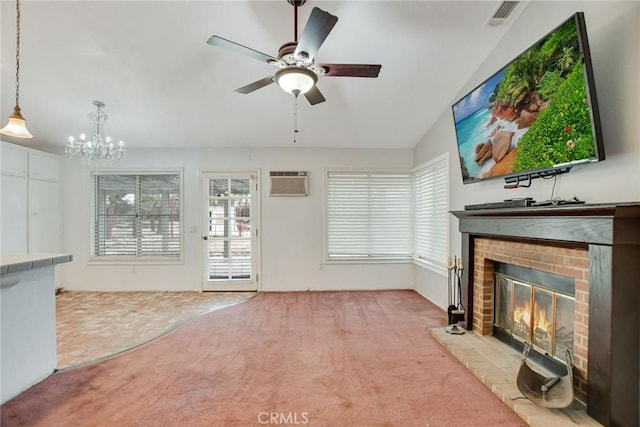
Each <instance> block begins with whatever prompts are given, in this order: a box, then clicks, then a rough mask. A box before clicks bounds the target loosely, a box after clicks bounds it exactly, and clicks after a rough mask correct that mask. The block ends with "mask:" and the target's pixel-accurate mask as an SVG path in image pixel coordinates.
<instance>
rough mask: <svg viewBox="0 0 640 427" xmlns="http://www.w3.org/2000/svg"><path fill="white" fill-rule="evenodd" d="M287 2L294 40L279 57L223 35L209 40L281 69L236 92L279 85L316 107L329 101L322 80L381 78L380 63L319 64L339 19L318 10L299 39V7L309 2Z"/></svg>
mask: <svg viewBox="0 0 640 427" xmlns="http://www.w3.org/2000/svg"><path fill="white" fill-rule="evenodd" d="M287 2H288V3H289V4H290V5H291V6H293V9H294V30H293V31H294V33H293V34H294V41H292V42H287V43H285V44H283V45H282V46H281V47H280V50H279V51H278V57H277V58H276V57H273V56H271V55H267V54H265V53H262V52H258V51H257V50H254V49H251V48H249V47H246V46H243V45H241V44H238V43H235V42H232V41H230V40H227V39H224V38H222V37H219V36H212V37H211V38H210V39H209V40H207V43H209V44H210V45H212V46H218V47H222V48H225V49H229V50H232V51H234V52H237V53H241V54H243V55H247V56H249V57H251V58H255V59H257V60H259V61H262V62H266V63H267V64H270V65H274V66H276V67H277V68H278V70H277V71H276V72H275V73H274V74H273V75H271V76H268V77H265V78H263V79H260V80H257V81H255V82H253V83H249V84H248V85H246V86H243V87H241V88H238V89H236V90H235V91H236V92H238V93H243V94H247V93H251V92H253V91H255V90H257V89H260V88H263V87H265V86H268V85H270V84H271V83H274V82H275V83H277V84H278V86H280V87H281V88H282V89H283V90H284V91H286V92H288V93H290V94H293V95H294V96H295V97H296V98H297V97H298V95H301V94H303V95H304V96H305V97H306V98H307V100H308V101H309V103H310V104H311V105H315V104H319V103H321V102H324V101H326V99H325V98H324V96H323V95H322V93H321V92H320V90H319V89H318V87H317V86H316V83H317V82H318V77H321V76H334V77H378V74H379V73H380V68H381V65H379V64H378V65H374V64H315V63H314V62H313V59H314V57H315V55H316V53H317V52H318V49H320V46H322V43H323V42H324V41H325V39H326V38H327V36H328V35H329V33H330V32H331V30H332V29H333V27H334V25H336V22H338V17H337V16H334V15H332V14H330V13H329V12H325V11H323V10H321V9H319V8H317V7H314V8H313V10H312V11H311V15H310V16H309V20H308V21H307V24H306V25H305V27H304V30H303V31H302V36H300V40H298V7H300V6H302V5H303V4H304V3H305V2H306V0H287Z"/></svg>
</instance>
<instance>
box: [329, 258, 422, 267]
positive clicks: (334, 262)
mask: <svg viewBox="0 0 640 427" xmlns="http://www.w3.org/2000/svg"><path fill="white" fill-rule="evenodd" d="M411 262H412V260H411V258H349V259H325V260H324V263H323V264H324V265H349V264H410V263H411Z"/></svg>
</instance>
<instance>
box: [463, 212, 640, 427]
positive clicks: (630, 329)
mask: <svg viewBox="0 0 640 427" xmlns="http://www.w3.org/2000/svg"><path fill="white" fill-rule="evenodd" d="M452 213H453V214H454V215H455V216H456V217H457V218H458V219H459V230H460V232H461V233H462V254H461V255H462V257H463V266H464V269H465V271H466V272H470V271H472V272H473V274H465V275H464V276H463V278H462V297H463V302H464V304H465V305H466V307H467V319H466V324H465V327H466V329H468V330H472V329H473V330H475V331H477V332H478V333H479V334H484V335H487V334H491V333H492V328H493V307H494V305H493V304H494V265H495V263H496V262H500V263H506V264H512V265H516V266H520V267H526V268H529V269H534V270H540V271H543V272H548V273H554V274H558V275H561V276H567V277H571V278H573V279H574V283H575V289H574V294H575V311H574V322H573V323H574V340H573V359H574V360H573V364H574V367H575V369H574V378H575V379H576V387H577V389H576V395H577V397H578V398H579V399H580V400H583V401H584V402H585V403H586V410H587V413H588V414H589V415H590V416H591V417H592V418H594V419H595V420H597V421H599V422H601V423H602V424H604V425H606V426H618V425H619V426H637V425H640V409H639V408H640V386H639V382H640V203H627V204H617V205H612V204H602V205H583V206H552V207H539V208H516V209H495V210H474V211H457V212H452Z"/></svg>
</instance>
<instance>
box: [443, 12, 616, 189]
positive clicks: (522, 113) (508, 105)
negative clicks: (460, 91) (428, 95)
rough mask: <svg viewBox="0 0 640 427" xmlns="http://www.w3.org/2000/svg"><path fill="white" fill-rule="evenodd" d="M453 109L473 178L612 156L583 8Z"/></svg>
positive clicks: (518, 174)
mask: <svg viewBox="0 0 640 427" xmlns="http://www.w3.org/2000/svg"><path fill="white" fill-rule="evenodd" d="M453 117H454V122H455V129H456V139H457V145H458V154H459V157H460V167H461V170H462V178H463V182H464V183H465V184H467V183H472V182H478V181H482V180H486V179H490V178H498V177H501V178H505V181H506V182H507V183H509V182H516V181H517V182H520V180H521V179H523V180H529V179H532V178H540V177H543V178H544V177H550V176H553V175H556V174H558V173H563V172H568V171H569V170H570V169H571V167H572V166H574V165H578V164H582V163H590V162H597V161H600V160H604V148H603V144H602V133H601V130H600V116H599V114H598V105H597V101H596V93H595V86H594V79H593V70H592V67H591V56H590V54H589V45H588V41H587V32H586V26H585V21H584V15H583V13H581V12H578V13H576V14H575V15H573V16H572V17H570V18H569V19H567V20H566V21H565V22H564V23H562V24H561V25H559V26H558V27H557V28H556V29H554V30H553V31H551V32H550V33H548V34H547V35H546V36H544V37H543V38H542V39H540V41H538V42H537V43H535V44H534V45H533V46H531V47H530V48H529V49H527V50H526V51H524V52H523V53H522V54H520V55H519V56H518V57H516V58H515V59H514V60H513V61H511V62H510V63H508V64H507V65H506V66H505V67H503V68H502V69H501V70H499V71H498V72H496V73H495V74H493V75H492V76H491V77H489V78H488V79H487V80H485V81H484V82H483V83H482V84H480V85H479V86H478V87H476V88H475V89H473V90H472V91H471V92H469V93H468V94H467V95H465V96H464V97H463V98H462V99H460V100H459V101H457V102H456V103H455V104H454V105H453Z"/></svg>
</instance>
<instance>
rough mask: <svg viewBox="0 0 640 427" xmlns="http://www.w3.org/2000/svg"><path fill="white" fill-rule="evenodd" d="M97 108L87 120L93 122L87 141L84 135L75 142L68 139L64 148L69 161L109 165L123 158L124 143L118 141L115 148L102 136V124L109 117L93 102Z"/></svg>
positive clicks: (102, 105) (108, 137) (101, 104)
mask: <svg viewBox="0 0 640 427" xmlns="http://www.w3.org/2000/svg"><path fill="white" fill-rule="evenodd" d="M93 105H95V106H96V107H97V109H96V111H94V112H91V113H89V119H91V121H92V122H93V129H92V132H91V136H90V137H89V139H87V138H86V136H85V134H84V133H83V134H81V135H80V140H79V141H76V140H75V139H74V138H73V136H70V137H69V142H68V143H67V145H66V146H65V148H66V150H65V151H66V152H67V154H68V155H69V157H70V158H71V159H75V158H80V159H82V162H83V163H85V164H90V165H91V164H102V165H109V164H111V163H112V162H113V161H114V160H120V159H122V158H123V157H124V153H125V151H127V150H125V148H124V142H123V141H120V142H119V143H118V145H117V146H115V145H114V144H113V142H112V141H111V137H110V136H106V137H105V136H103V134H102V131H103V126H104V122H106V121H107V120H108V119H109V116H107V115H106V114H105V112H104V111H102V108H103V107H104V106H105V105H104V103H103V102H101V101H93Z"/></svg>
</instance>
